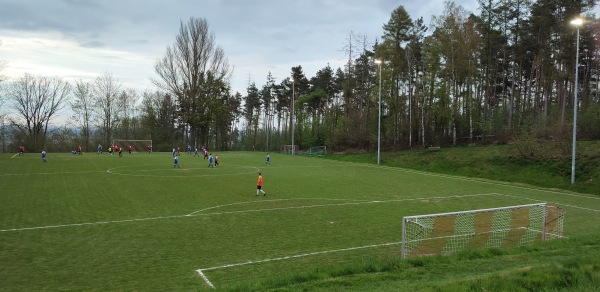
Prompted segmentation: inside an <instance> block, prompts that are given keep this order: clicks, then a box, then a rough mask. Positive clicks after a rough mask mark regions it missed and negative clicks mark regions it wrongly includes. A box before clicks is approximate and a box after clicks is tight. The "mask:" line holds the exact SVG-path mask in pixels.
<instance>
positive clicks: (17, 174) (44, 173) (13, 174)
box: [0, 170, 104, 176]
mask: <svg viewBox="0 0 600 292" xmlns="http://www.w3.org/2000/svg"><path fill="white" fill-rule="evenodd" d="M102 172H104V171H103V170H97V171H63V172H34V173H4V174H0V176H25V175H47V174H81V173H102Z"/></svg>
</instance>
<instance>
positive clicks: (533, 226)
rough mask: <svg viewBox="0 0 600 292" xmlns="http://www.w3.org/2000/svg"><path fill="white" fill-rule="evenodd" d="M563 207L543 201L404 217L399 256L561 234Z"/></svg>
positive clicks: (518, 242) (444, 252) (519, 242)
mask: <svg viewBox="0 0 600 292" xmlns="http://www.w3.org/2000/svg"><path fill="white" fill-rule="evenodd" d="M564 214H565V212H564V210H563V209H561V208H558V207H555V206H547V205H546V203H540V204H530V205H521V206H511V207H503V208H492V209H481V210H471V211H462V212H452V213H442V214H430V215H420V216H407V217H404V219H403V222H402V257H403V258H408V257H415V256H424V255H438V254H441V255H449V254H452V253H455V252H458V251H462V250H467V249H474V248H490V247H498V248H500V247H509V246H521V245H527V244H531V243H533V242H537V241H543V240H548V239H555V238H561V237H562V235H563V219H564Z"/></svg>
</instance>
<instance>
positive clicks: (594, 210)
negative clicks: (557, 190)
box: [496, 193, 600, 212]
mask: <svg viewBox="0 0 600 292" xmlns="http://www.w3.org/2000/svg"><path fill="white" fill-rule="evenodd" d="M496 195H499V196H505V197H511V198H519V199H526V200H530V201H534V202H543V203H548V204H555V205H557V206H565V207H569V208H575V209H581V210H586V211H592V212H600V210H597V209H592V208H586V207H580V206H573V205H567V204H563V203H559V202H550V201H545V200H544V201H542V200H538V199H533V198H527V197H520V196H514V195H506V194H499V193H496Z"/></svg>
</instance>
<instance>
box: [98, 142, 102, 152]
mask: <svg viewBox="0 0 600 292" xmlns="http://www.w3.org/2000/svg"><path fill="white" fill-rule="evenodd" d="M98 154H102V145H100V144H98Z"/></svg>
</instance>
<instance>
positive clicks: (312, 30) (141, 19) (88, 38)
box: [0, 0, 477, 94]
mask: <svg viewBox="0 0 600 292" xmlns="http://www.w3.org/2000/svg"><path fill="white" fill-rule="evenodd" d="M455 2H456V3H458V4H461V5H462V6H463V7H464V8H465V9H467V10H469V11H474V12H476V9H477V4H476V3H477V1H476V0H462V1H455ZM400 5H403V6H404V7H405V9H406V10H407V11H408V13H409V14H410V16H411V18H413V19H417V18H418V17H423V18H424V19H425V20H426V23H427V24H429V20H430V18H431V16H432V15H440V14H441V13H442V9H443V6H444V4H443V1H442V0H425V1H415V0H406V1H402V0H401V1H392V0H376V1H364V0H297V1H292V0H247V1H246V0H227V1H225V0H222V1H218V0H173V1H158V0H103V1H100V0H98V1H92V0H89V1H86V0H54V1H48V0H0V41H2V45H1V46H0V60H5V61H8V67H7V68H6V69H5V70H4V72H2V73H3V74H4V75H7V76H9V77H11V78H15V77H20V76H22V75H23V73H31V74H33V75H42V76H60V77H63V78H65V79H67V80H73V79H75V78H83V79H84V80H92V79H93V78H95V77H96V76H98V75H101V74H103V73H104V72H109V73H112V74H113V75H114V77H115V78H116V79H117V80H118V81H120V82H121V83H122V84H123V85H124V86H125V87H132V88H135V89H139V90H143V89H145V88H148V89H154V87H153V85H152V84H151V82H150V79H151V78H156V74H155V72H154V63H155V62H156V60H157V59H158V58H161V57H163V56H164V53H165V49H166V47H167V46H171V45H172V44H173V43H174V41H175V37H176V36H177V34H178V29H179V26H180V21H184V22H187V21H188V20H189V19H190V17H198V18H206V20H207V21H208V23H209V26H210V29H211V31H212V32H213V33H214V35H215V37H216V42H217V44H218V45H220V46H221V47H222V48H223V50H224V51H225V54H226V56H227V57H228V59H229V63H230V64H231V65H232V66H233V67H234V73H233V76H232V79H231V83H232V87H233V89H234V91H240V92H241V93H242V94H244V93H245V88H246V86H247V85H248V80H251V81H253V82H255V83H256V84H257V86H262V85H263V84H264V83H265V81H266V76H267V74H268V72H269V71H270V72H271V73H272V74H273V76H274V77H275V79H276V82H277V83H279V82H281V80H283V79H284V78H287V77H288V76H289V75H290V72H291V67H293V66H297V65H301V66H302V68H303V69H304V72H305V74H306V76H307V77H312V76H314V74H315V73H316V71H317V70H319V69H322V68H324V67H325V66H327V64H330V65H331V67H333V68H334V69H336V68H337V67H341V66H342V64H343V63H344V62H345V60H346V59H347V57H346V54H345V53H344V47H345V46H346V43H347V42H348V38H349V35H350V33H351V32H354V33H355V34H359V35H365V36H367V37H368V40H369V41H370V42H374V41H375V40H376V39H380V38H381V35H382V34H383V29H382V26H383V24H384V23H387V22H388V21H389V19H390V15H391V12H392V11H393V10H394V9H395V8H396V7H398V6H400Z"/></svg>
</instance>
